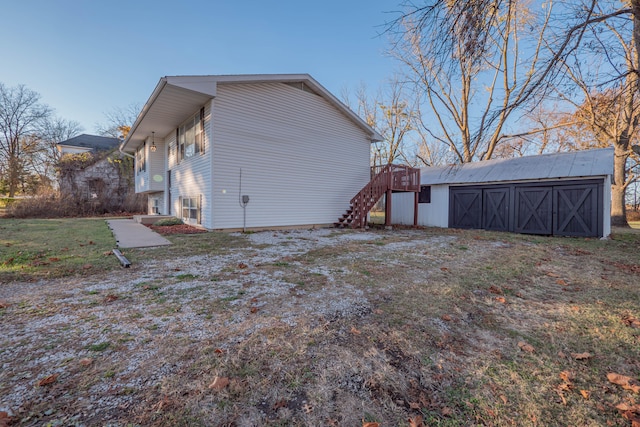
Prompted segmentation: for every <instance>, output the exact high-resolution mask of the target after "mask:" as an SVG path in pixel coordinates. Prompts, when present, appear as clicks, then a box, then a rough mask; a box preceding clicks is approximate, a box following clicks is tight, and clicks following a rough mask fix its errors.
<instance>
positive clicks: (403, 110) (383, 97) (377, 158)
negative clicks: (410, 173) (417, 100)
mask: <svg viewBox="0 0 640 427" xmlns="http://www.w3.org/2000/svg"><path fill="white" fill-rule="evenodd" d="M343 98H345V102H346V103H347V104H349V103H350V102H349V96H348V94H343ZM410 100H411V98H410V97H409V96H407V95H406V94H405V92H404V88H403V84H402V83H401V82H400V80H399V79H398V78H397V77H394V78H392V79H391V80H389V82H388V84H387V86H386V87H385V88H384V89H383V90H379V91H378V92H377V94H376V95H375V96H374V97H370V96H369V94H368V93H367V89H366V87H364V86H361V87H360V88H358V90H357V91H356V102H357V105H356V106H355V108H354V110H355V111H356V112H357V113H358V115H360V116H361V117H364V119H365V121H366V122H367V124H368V125H369V126H371V127H372V128H374V129H375V130H376V131H377V132H378V133H379V134H380V135H382V137H383V138H384V140H383V141H379V142H375V143H374V144H373V149H372V158H371V164H372V165H374V166H381V165H386V164H391V163H394V162H400V163H404V164H411V163H412V159H411V156H410V154H409V153H411V151H412V149H411V146H412V145H413V144H414V141H413V138H412V133H413V130H414V113H413V111H414V108H413V107H412V104H411V101H410Z"/></svg>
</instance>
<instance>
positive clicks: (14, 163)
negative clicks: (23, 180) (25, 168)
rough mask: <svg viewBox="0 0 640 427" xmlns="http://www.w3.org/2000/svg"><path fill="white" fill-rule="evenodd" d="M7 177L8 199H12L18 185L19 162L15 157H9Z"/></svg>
mask: <svg viewBox="0 0 640 427" xmlns="http://www.w3.org/2000/svg"><path fill="white" fill-rule="evenodd" d="M7 169H8V174H7V175H8V176H9V197H14V196H15V195H16V192H17V191H18V184H19V183H20V162H19V161H18V159H17V158H16V157H15V156H13V155H12V156H10V157H9V161H8V167H7Z"/></svg>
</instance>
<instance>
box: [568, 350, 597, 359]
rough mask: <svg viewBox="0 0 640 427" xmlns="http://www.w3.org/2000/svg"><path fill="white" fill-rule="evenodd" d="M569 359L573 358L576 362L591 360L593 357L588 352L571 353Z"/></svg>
mask: <svg viewBox="0 0 640 427" xmlns="http://www.w3.org/2000/svg"><path fill="white" fill-rule="evenodd" d="M571 357H573V358H574V359H576V360H587V359H591V358H592V357H593V355H592V354H591V353H588V352H584V353H571Z"/></svg>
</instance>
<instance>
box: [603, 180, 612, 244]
mask: <svg viewBox="0 0 640 427" xmlns="http://www.w3.org/2000/svg"><path fill="white" fill-rule="evenodd" d="M602 201H603V204H604V206H603V209H604V211H603V215H602V236H603V237H609V236H610V235H611V177H610V176H606V177H605V178H604V185H603V191H602Z"/></svg>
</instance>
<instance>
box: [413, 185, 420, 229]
mask: <svg viewBox="0 0 640 427" xmlns="http://www.w3.org/2000/svg"><path fill="white" fill-rule="evenodd" d="M419 198H420V193H418V192H417V191H414V192H413V226H414V227H417V226H418V200H419Z"/></svg>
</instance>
